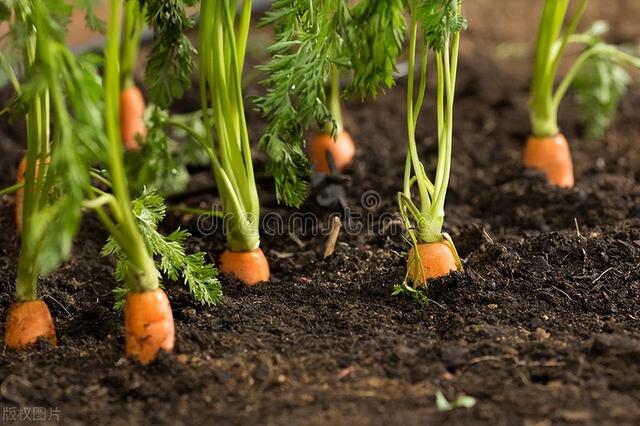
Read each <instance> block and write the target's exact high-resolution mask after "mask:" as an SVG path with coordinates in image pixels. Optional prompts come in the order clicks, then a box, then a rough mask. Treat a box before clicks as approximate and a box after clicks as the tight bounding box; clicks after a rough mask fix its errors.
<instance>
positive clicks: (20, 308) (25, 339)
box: [4, 300, 57, 349]
mask: <svg viewBox="0 0 640 426" xmlns="http://www.w3.org/2000/svg"><path fill="white" fill-rule="evenodd" d="M38 339H43V340H46V341H47V342H49V343H50V344H51V345H53V346H56V345H57V340H56V331H55V328H54V327H53V319H52V318H51V313H50V312H49V308H47V304H46V303H44V302H43V301H42V300H28V301H25V302H15V303H14V304H13V305H11V307H10V308H9V313H8V314H7V320H6V323H5V330H4V344H5V345H7V346H8V347H10V348H14V349H24V348H26V347H27V346H31V345H34V344H36V343H37V342H38Z"/></svg>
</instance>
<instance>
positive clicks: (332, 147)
mask: <svg viewBox="0 0 640 426" xmlns="http://www.w3.org/2000/svg"><path fill="white" fill-rule="evenodd" d="M327 152H330V153H331V156H332V157H333V161H334V163H335V165H336V171H338V172H342V171H344V169H345V168H346V167H347V166H348V165H350V164H351V163H352V162H353V158H354V157H355V155H356V146H355V144H354V143H353V139H351V136H350V135H349V133H348V132H347V131H345V130H342V131H341V132H339V133H338V134H337V136H336V139H335V140H334V139H333V138H332V137H331V135H327V134H326V133H317V134H315V135H314V136H313V137H312V138H311V139H310V140H309V142H308V143H307V155H308V156H309V163H310V164H311V166H313V167H315V168H316V170H317V171H318V172H320V173H330V172H331V169H330V168H329V162H328V161H327Z"/></svg>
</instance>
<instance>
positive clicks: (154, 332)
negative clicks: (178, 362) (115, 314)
mask: <svg viewBox="0 0 640 426" xmlns="http://www.w3.org/2000/svg"><path fill="white" fill-rule="evenodd" d="M124 334H125V346H126V351H127V356H129V357H131V358H135V359H137V360H138V361H139V362H140V363H141V364H142V365H146V364H149V363H150V362H151V361H153V360H154V359H155V358H156V356H157V354H158V351H159V350H160V349H163V350H165V351H167V352H172V351H173V346H174V344H175V327H174V323H173V313H172V312H171V305H170V304H169V299H168V298H167V294H166V293H165V292H164V291H163V290H162V289H156V290H151V291H144V292H130V293H129V294H128V295H127V304H126V307H125V311H124Z"/></svg>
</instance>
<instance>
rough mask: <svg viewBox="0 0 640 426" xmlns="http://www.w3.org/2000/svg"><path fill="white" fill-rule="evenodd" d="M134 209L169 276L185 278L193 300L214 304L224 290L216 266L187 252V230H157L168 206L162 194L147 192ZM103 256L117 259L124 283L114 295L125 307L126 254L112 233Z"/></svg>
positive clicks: (134, 203)
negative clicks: (185, 247)
mask: <svg viewBox="0 0 640 426" xmlns="http://www.w3.org/2000/svg"><path fill="white" fill-rule="evenodd" d="M131 208H132V210H133V213H134V215H135V217H136V221H137V224H138V228H139V229H140V233H141V234H142V237H143V239H144V242H145V245H146V246H147V250H148V251H149V253H150V254H152V255H154V257H155V259H156V266H157V267H158V269H159V270H160V271H162V272H163V273H164V274H165V275H166V276H167V278H169V279H171V280H173V281H177V280H180V279H182V281H183V282H184V283H185V284H186V285H187V286H188V288H189V291H190V292H191V294H192V295H193V297H194V299H195V300H196V301H198V302H200V303H202V304H204V305H215V304H217V303H219V302H220V300H221V299H222V289H221V286H220V281H219V280H218V271H217V269H216V268H215V267H214V266H213V265H211V264H209V263H207V262H206V261H205V253H202V252H198V253H194V254H187V253H186V251H185V249H184V244H185V241H186V239H187V238H188V237H190V236H191V234H189V232H187V231H186V230H181V229H177V230H175V231H174V232H172V233H171V234H169V235H168V236H166V237H165V236H163V235H162V234H161V233H160V232H159V231H158V223H160V222H161V221H162V219H163V218H164V216H165V213H166V208H165V205H164V200H163V199H162V197H161V196H159V195H158V194H157V193H155V192H153V191H145V192H143V194H142V195H141V196H140V197H139V198H137V199H135V200H133V201H132V203H131ZM102 255H103V256H114V257H115V258H116V261H117V263H116V273H115V276H116V279H117V280H118V281H119V282H120V283H121V285H120V287H118V288H117V289H116V290H115V291H114V294H115V296H116V305H115V307H116V308H122V307H123V306H124V305H123V303H124V302H123V300H124V298H125V297H126V294H127V292H128V291H129V288H128V287H127V284H126V283H127V275H128V263H127V256H126V254H125V253H124V251H123V250H122V248H121V247H120V246H119V245H118V243H117V242H116V241H115V239H114V238H112V237H111V236H110V237H109V238H108V239H107V242H106V244H105V245H104V247H103V248H102Z"/></svg>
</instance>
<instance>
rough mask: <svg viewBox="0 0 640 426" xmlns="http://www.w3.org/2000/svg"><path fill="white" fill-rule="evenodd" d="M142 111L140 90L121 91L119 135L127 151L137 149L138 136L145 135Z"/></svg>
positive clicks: (128, 89) (127, 89) (143, 108)
mask: <svg viewBox="0 0 640 426" xmlns="http://www.w3.org/2000/svg"><path fill="white" fill-rule="evenodd" d="M144 111H145V103H144V97H143V96H142V92H141V91H140V89H138V88H137V87H136V86H131V87H128V88H126V89H123V90H122V92H121V93H120V134H121V137H122V144H123V145H124V147H125V149H127V150H132V149H138V148H139V147H140V146H139V144H138V139H137V138H138V136H139V137H140V138H144V137H145V136H146V135H147V128H146V127H145V124H144Z"/></svg>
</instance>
